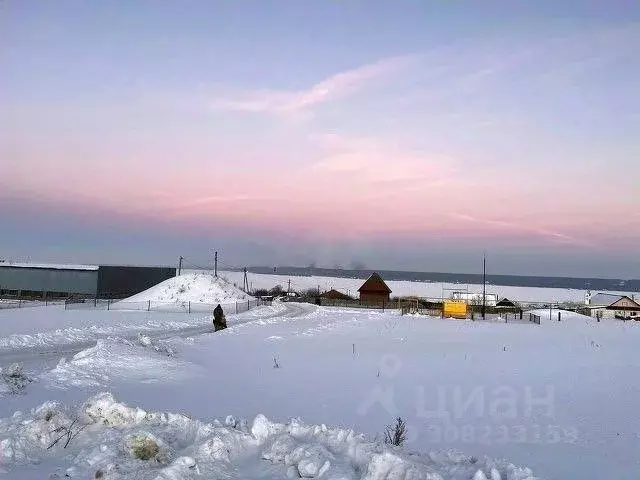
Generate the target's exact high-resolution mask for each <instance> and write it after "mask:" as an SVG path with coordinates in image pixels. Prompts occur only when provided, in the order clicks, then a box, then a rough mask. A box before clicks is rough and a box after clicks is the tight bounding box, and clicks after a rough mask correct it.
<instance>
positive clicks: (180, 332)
mask: <svg viewBox="0 0 640 480" xmlns="http://www.w3.org/2000/svg"><path fill="white" fill-rule="evenodd" d="M279 305H281V306H282V307H284V311H277V312H273V311H271V310H268V309H266V311H265V314H264V315H256V313H259V312H258V311H256V310H254V311H252V315H251V316H250V317H249V318H246V317H247V314H246V313H247V312H245V313H242V314H239V315H235V314H234V315H230V318H229V320H230V321H229V328H233V327H236V326H239V325H247V324H250V323H253V322H261V321H263V320H268V319H273V318H280V317H283V318H296V317H301V316H305V315H308V314H309V313H312V312H314V311H315V310H316V309H317V307H315V305H311V304H296V303H281V304H279ZM234 317H241V318H240V321H237V322H234V321H233V320H234ZM140 332H144V335H145V336H147V337H149V338H151V339H152V340H166V339H169V338H176V337H179V338H189V337H195V336H198V335H204V334H207V333H214V330H213V325H212V324H210V323H207V324H204V325H200V326H196V327H185V328H178V329H174V330H155V331H154V330H146V329H140ZM138 333H139V332H135V333H128V334H124V335H122V334H121V335H119V334H118V333H117V332H113V333H111V334H109V335H99V336H96V337H95V338H93V339H91V340H83V341H75V342H69V343H60V344H56V345H45V346H34V347H18V348H9V349H6V350H4V351H0V365H3V364H7V363H15V362H30V361H37V360H42V361H44V360H55V359H56V358H62V357H65V356H72V355H75V354H76V353H79V352H81V351H82V350H86V349H87V348H92V347H95V346H96V342H97V341H98V340H101V339H106V338H113V337H119V338H124V339H126V340H129V341H135V340H137V338H138Z"/></svg>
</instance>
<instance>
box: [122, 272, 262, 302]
mask: <svg viewBox="0 0 640 480" xmlns="http://www.w3.org/2000/svg"><path fill="white" fill-rule="evenodd" d="M250 298H252V297H250V296H249V295H247V294H246V293H244V292H243V291H242V290H240V289H239V288H237V287H234V286H233V285H232V284H230V283H229V282H227V281H226V280H225V279H223V278H220V277H218V278H216V277H213V276H212V275H211V274H207V273H187V274H184V275H180V276H178V277H174V278H170V279H169V280H165V281H164V282H162V283H159V284H158V285H155V286H153V287H151V288H149V289H148V290H145V291H144V292H140V293H138V294H136V295H133V296H132V297H129V298H126V299H125V300H123V302H127V303H128V302H147V301H152V302H197V303H233V302H237V301H239V300H247V299H250Z"/></svg>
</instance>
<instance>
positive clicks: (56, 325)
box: [0, 304, 284, 361]
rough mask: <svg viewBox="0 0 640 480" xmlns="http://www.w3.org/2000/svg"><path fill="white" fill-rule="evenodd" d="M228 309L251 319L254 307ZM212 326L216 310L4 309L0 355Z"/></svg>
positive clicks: (231, 320)
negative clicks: (213, 312) (239, 309)
mask: <svg viewBox="0 0 640 480" xmlns="http://www.w3.org/2000/svg"><path fill="white" fill-rule="evenodd" d="M283 309H284V307H283V306H282V305H279V304H276V305H274V306H273V307H261V309H260V315H265V312H271V313H270V314H271V315H277V314H278V313H279V312H281V311H282V310H283ZM233 312H234V310H233V309H232V308H231V309H228V310H227V311H226V314H227V323H228V324H229V325H234V324H236V323H241V322H247V321H251V320H253V319H254V318H255V316H254V313H253V311H248V312H244V313H241V314H238V315H235V314H234V313H233ZM211 328H212V313H206V314H203V313H194V314H187V313H157V312H146V311H126V310H125V311H119V310H112V311H106V310H92V309H86V310H65V309H64V306H63V305H54V306H48V307H44V306H40V307H33V308H28V309H7V310H0V361H2V356H3V355H11V353H12V352H13V353H15V352H17V351H20V352H26V353H28V352H30V351H31V352H34V351H38V352H40V353H42V352H51V351H55V350H56V349H58V350H60V349H69V348H72V349H73V348H75V347H77V346H82V347H83V348H86V347H87V346H89V345H93V344H95V341H96V340H98V339H104V338H108V337H115V336H120V337H126V338H135V337H136V336H137V335H138V333H139V332H143V333H145V334H148V335H153V336H158V335H161V336H167V335H172V334H173V335H182V334H197V333H206V332H209V331H210V330H211Z"/></svg>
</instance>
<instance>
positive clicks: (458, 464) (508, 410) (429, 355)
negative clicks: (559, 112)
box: [0, 303, 640, 480]
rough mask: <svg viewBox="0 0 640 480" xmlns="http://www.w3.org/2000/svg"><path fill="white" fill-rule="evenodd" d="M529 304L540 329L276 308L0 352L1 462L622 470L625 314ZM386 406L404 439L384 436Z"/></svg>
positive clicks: (628, 472) (244, 469) (322, 469)
mask: <svg viewBox="0 0 640 480" xmlns="http://www.w3.org/2000/svg"><path fill="white" fill-rule="evenodd" d="M49 308H50V311H51V312H54V311H55V308H56V307H49ZM37 310H42V311H45V310H46V309H44V308H42V309H25V310H22V311H21V312H19V314H21V315H23V317H22V318H23V320H24V323H28V320H29V318H30V315H32V313H33V312H34V311H37ZM7 312H9V311H0V325H2V323H3V320H4V317H5V315H6V314H7ZM62 312H63V313H78V312H64V311H62ZM79 313H83V314H84V315H87V316H89V317H90V316H94V315H105V316H104V317H102V316H99V317H96V320H93V321H89V322H88V323H89V324H99V323H101V322H104V321H105V319H106V318H107V316H108V315H113V316H114V317H113V318H119V317H118V316H119V315H124V314H125V313H124V312H96V311H85V312H79ZM535 313H537V314H539V315H540V316H541V317H542V324H541V325H536V324H533V323H528V322H525V323H497V322H482V321H475V322H472V321H469V320H467V321H465V320H451V319H440V318H432V317H424V316H419V315H414V316H400V315H398V314H397V313H396V312H388V311H387V312H381V311H368V310H359V309H338V308H323V307H316V306H314V305H309V304H295V303H285V304H274V306H273V307H262V308H257V309H255V310H252V311H250V312H246V313H244V314H242V315H239V316H238V317H242V321H237V322H235V323H233V324H232V325H230V327H229V328H228V329H226V330H224V331H222V332H218V333H208V334H200V335H196V336H192V335H190V336H188V338H182V336H174V335H172V332H170V331H169V332H167V335H165V336H163V337H162V338H159V337H154V336H153V335H151V334H148V333H147V332H146V331H143V329H141V330H140V332H139V333H138V334H137V335H131V336H129V337H128V338H122V337H121V336H119V335H118V334H117V332H114V335H113V336H110V337H107V338H101V339H100V340H99V341H98V342H97V344H94V345H91V346H89V347H86V348H85V349H83V350H82V351H80V352H77V353H75V354H71V355H67V354H64V355H61V356H64V357H65V358H64V359H62V358H58V359H56V360H55V362H53V364H47V365H44V366H43V365H41V364H39V363H38V362H37V361H35V360H34V361H33V362H31V363H27V362H25V365H24V367H20V366H19V365H18V366H14V365H11V363H9V362H4V363H1V364H0V365H1V366H2V368H3V370H2V372H1V375H0V383H2V382H4V383H5V386H4V387H3V388H0V396H1V398H2V400H1V401H0V418H1V420H0V468H2V469H4V472H3V473H4V475H5V477H6V478H10V479H25V478H45V479H47V478H60V479H62V478H65V475H68V476H69V477H68V478H95V475H96V473H97V472H100V475H101V476H102V478H105V479H108V478H123V479H124V478H133V479H138V478H139V479H147V478H149V479H152V478H153V479H178V478H245V479H247V478H248V479H252V478H299V477H301V476H302V477H303V478H304V477H308V478H312V477H319V478H334V479H339V478H340V479H357V478H364V479H380V480H382V479H389V480H390V479H396V478H397V479H410V478H425V479H427V478H428V479H444V480H452V479H456V480H458V479H460V480H461V479H476V480H477V479H479V480H483V479H491V480H495V479H511V480H516V479H531V478H580V479H581V480H585V479H603V480H604V479H606V480H608V479H612V478H615V479H617V480H626V479H629V480H630V479H636V478H637V472H638V469H639V467H640V465H639V464H638V455H637V453H638V451H640V437H639V436H638V432H640V418H639V417H638V416H637V414H636V410H637V408H636V406H637V404H638V402H640V386H639V385H638V382H636V381H635V378H636V376H637V371H638V368H639V367H640V352H639V351H638V348H637V346H638V344H639V342H640V322H622V321H617V320H609V321H602V322H597V321H596V320H595V319H591V318H589V317H584V316H580V315H576V314H573V313H569V312H563V314H562V317H561V321H560V322H558V321H557V311H555V310H554V311H553V312H551V314H550V312H549V311H548V310H539V311H537V312H535ZM132 315H134V314H132ZM135 315H140V316H141V317H145V318H147V320H148V321H149V322H151V321H154V320H156V321H159V322H161V321H162V319H163V318H164V317H166V316H169V317H173V314H162V313H154V312H150V313H144V314H143V313H137V314H135ZM185 317H186V318H191V317H189V316H187V315H185ZM60 318H63V317H60ZM131 318H133V317H131ZM70 323H72V322H70ZM143 325H144V324H143ZM126 331H127V332H129V333H132V330H126ZM201 333H202V332H201ZM0 362H3V360H2V356H1V355H0ZM107 391H110V392H112V393H111V394H109V393H104V392H107ZM47 402H48V403H47ZM43 404H44V405H43ZM141 409H144V410H141ZM17 411H19V412H21V413H15V412H17ZM167 412H176V413H167ZM265 416H266V417H268V418H269V419H271V420H267V419H266V417H265ZM398 416H400V417H402V418H403V419H404V420H405V421H406V422H407V432H406V442H405V445H404V447H401V448H395V447H389V446H386V445H384V444H383V442H382V439H383V435H384V432H385V428H386V426H387V425H391V424H393V423H394V421H395V418H396V417H398ZM47 418H48V420H47ZM76 418H77V419H78V420H77V421H76V423H75V424H74V425H73V428H71V429H69V428H68V427H69V426H70V425H71V423H73V421H74V420H75V419H76ZM215 418H219V419H221V421H215V420H213V419H215ZM245 418H246V419H252V420H250V421H245V420H243V419H245ZM195 419H201V420H200V421H198V420H195ZM323 425H327V426H326V427H325V426H323ZM65 428H66V429H67V430H65ZM80 429H81V431H79V432H78V430H80ZM56 430H58V432H57V433H56V432H55V431H56ZM67 431H70V432H71V434H70V435H71V436H72V437H73V439H72V440H71V441H70V442H69V444H68V446H67V448H64V444H65V443H66V440H67V438H68V436H64V435H65V432H67ZM76 432H77V435H75V433H76ZM354 432H359V433H354ZM74 435H75V436H74ZM60 436H62V439H61V440H59V441H58V442H57V443H56V445H54V446H53V447H51V448H50V449H47V448H48V447H49V446H50V445H51V444H52V443H53V442H55V440H56V439H57V438H58V437H60ZM459 452H464V453H459ZM141 455H142V456H145V457H147V456H148V458H149V459H148V460H140V459H139V458H134V457H136V456H137V457H140V456H141ZM56 475H57V477H56ZM534 475H535V477H534Z"/></svg>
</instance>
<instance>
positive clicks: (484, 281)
mask: <svg viewBox="0 0 640 480" xmlns="http://www.w3.org/2000/svg"><path fill="white" fill-rule="evenodd" d="M486 312H487V252H484V253H483V255H482V319H483V320H484V318H485V317H486Z"/></svg>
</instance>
